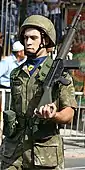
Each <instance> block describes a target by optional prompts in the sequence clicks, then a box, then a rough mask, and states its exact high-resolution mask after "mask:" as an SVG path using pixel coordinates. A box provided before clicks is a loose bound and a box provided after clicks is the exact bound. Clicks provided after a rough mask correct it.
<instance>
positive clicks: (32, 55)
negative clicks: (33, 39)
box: [25, 43, 45, 59]
mask: <svg viewBox="0 0 85 170" xmlns="http://www.w3.org/2000/svg"><path fill="white" fill-rule="evenodd" d="M42 48H45V45H44V44H43V43H41V44H40V45H39V48H38V49H37V51H36V52H35V53H31V52H26V51H25V54H26V55H27V59H31V58H32V59H33V58H36V57H37V53H38V52H39V51H40V50H41V49H42Z"/></svg>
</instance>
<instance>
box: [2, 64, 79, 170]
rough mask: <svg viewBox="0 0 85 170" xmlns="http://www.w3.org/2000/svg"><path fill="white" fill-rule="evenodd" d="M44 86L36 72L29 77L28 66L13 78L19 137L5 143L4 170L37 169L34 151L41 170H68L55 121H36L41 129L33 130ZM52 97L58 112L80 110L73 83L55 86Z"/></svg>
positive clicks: (13, 97)
mask: <svg viewBox="0 0 85 170" xmlns="http://www.w3.org/2000/svg"><path fill="white" fill-rule="evenodd" d="M37 71H39V70H37ZM64 77H66V78H67V79H68V80H70V81H72V79H71V77H70V76H69V74H68V75H67V74H66V73H64ZM42 83H43V82H42V81H41V80H40V79H39V76H38V78H36V72H35V73H34V74H33V76H32V77H31V78H30V77H29V73H28V71H27V70H26V65H25V64H24V65H21V66H20V67H19V68H17V69H15V70H13V72H12V74H11V86H12V91H11V93H12V105H11V110H12V111H14V112H15V113H16V118H17V123H16V133H15V132H13V133H14V134H12V135H11V136H9V134H8V137H6V138H5V139H4V142H3V149H2V150H3V154H2V168H1V170H3V169H4V170H5V169H6V167H7V169H8V170H13V169H22V168H21V167H22V165H23V168H24V169H31V170H32V169H34V168H32V162H31V159H32V156H31V150H32V152H33V153H34V157H33V159H34V162H35V165H36V166H37V167H39V169H41V167H42V166H43V167H44V168H43V169H46V168H47V169H53V168H54V169H56V170H59V169H64V168H63V165H64V158H63V143H62V139H61V137H60V135H59V130H58V128H57V125H56V124H55V123H54V122H53V121H51V120H49V121H45V122H44V120H41V121H40V122H38V121H36V118H35V122H38V123H36V124H38V125H35V124H34V127H33V129H32V125H31V123H33V119H31V117H30V116H31V115H32V113H33V111H34V109H35V108H36V107H37V105H38V102H39V100H40V97H41V95H42ZM55 92H56V93H55ZM52 94H53V96H52V97H53V102H55V103H56V106H57V109H58V110H59V109H63V108H65V107H67V106H70V107H74V108H75V107H76V102H75V97H74V87H73V83H72V82H71V84H70V85H68V86H64V85H62V84H59V85H58V86H57V85H56V86H54V88H53V91H52ZM59 107H60V108H59ZM6 128H7V127H6ZM31 132H32V133H31ZM32 139H33V140H32ZM32 145H34V147H33V149H32ZM22 154H23V161H22ZM49 160H50V161H49ZM10 164H11V166H10V167H9V165H10ZM8 167H9V168H8ZM52 167H53V168H52Z"/></svg>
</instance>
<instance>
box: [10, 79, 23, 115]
mask: <svg viewBox="0 0 85 170" xmlns="http://www.w3.org/2000/svg"><path fill="white" fill-rule="evenodd" d="M11 87H12V88H11V98H12V100H11V101H12V102H11V106H12V108H13V110H15V112H16V113H18V114H21V112H22V102H23V101H22V91H23V82H22V81H21V79H19V78H16V79H13V80H12V84H11Z"/></svg>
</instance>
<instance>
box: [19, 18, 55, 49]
mask: <svg viewBox="0 0 85 170" xmlns="http://www.w3.org/2000/svg"><path fill="white" fill-rule="evenodd" d="M30 27H32V28H33V27H36V28H38V29H41V30H42V31H44V32H45V34H46V35H47V36H48V37H49V39H50V44H49V46H50V47H53V46H54V45H55V41H56V31H55V28H54V25H53V23H52V22H51V20H49V19H48V18H47V17H44V16H42V15H31V16H29V17H28V18H26V19H25V21H24V22H23V24H22V26H21V28H20V41H21V43H22V44H23V43H24V42H23V32H24V30H25V29H26V28H30Z"/></svg>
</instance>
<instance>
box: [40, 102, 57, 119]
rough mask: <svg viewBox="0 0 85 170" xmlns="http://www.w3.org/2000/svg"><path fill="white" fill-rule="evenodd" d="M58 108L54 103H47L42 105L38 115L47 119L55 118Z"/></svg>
mask: <svg viewBox="0 0 85 170" xmlns="http://www.w3.org/2000/svg"><path fill="white" fill-rule="evenodd" d="M56 110H57V108H56V106H55V104H54V103H52V104H46V105H45V106H41V107H40V109H39V111H38V113H37V115H38V117H40V118H45V119H48V118H53V117H55V115H56Z"/></svg>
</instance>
